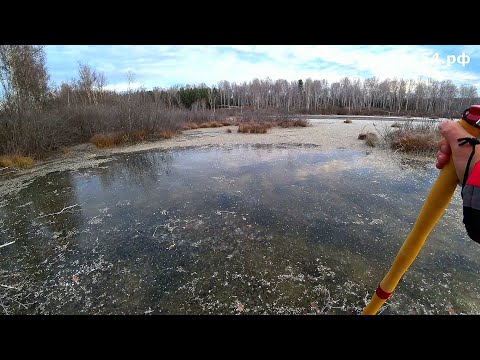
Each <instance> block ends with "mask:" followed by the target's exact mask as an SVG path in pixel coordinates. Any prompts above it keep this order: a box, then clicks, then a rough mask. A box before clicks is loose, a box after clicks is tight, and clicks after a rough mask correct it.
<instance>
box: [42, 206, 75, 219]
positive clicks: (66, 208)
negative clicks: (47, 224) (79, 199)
mask: <svg viewBox="0 0 480 360" xmlns="http://www.w3.org/2000/svg"><path fill="white" fill-rule="evenodd" d="M82 205H83V204H82ZM75 206H81V205H78V204H75V205H71V206H67V207H64V208H63V209H62V210H60V211H58V212H56V213H51V214H45V215H42V216H38V217H37V219H40V218H43V217H47V216H52V215H60V214H62V213H63V212H64V211H65V210H68V209H71V208H74V207H75Z"/></svg>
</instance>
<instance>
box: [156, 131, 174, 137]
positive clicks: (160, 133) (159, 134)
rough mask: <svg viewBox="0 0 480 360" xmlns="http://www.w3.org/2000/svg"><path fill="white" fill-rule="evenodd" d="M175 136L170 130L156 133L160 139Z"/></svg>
mask: <svg viewBox="0 0 480 360" xmlns="http://www.w3.org/2000/svg"><path fill="white" fill-rule="evenodd" d="M174 135H175V132H173V131H172V130H169V129H167V130H162V131H160V132H159V133H158V137H159V138H160V139H171V138H172V137H173V136H174Z"/></svg>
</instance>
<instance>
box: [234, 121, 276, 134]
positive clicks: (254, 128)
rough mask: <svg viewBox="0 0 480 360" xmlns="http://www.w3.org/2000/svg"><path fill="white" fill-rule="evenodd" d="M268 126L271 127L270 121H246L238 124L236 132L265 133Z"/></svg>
mask: <svg viewBox="0 0 480 360" xmlns="http://www.w3.org/2000/svg"><path fill="white" fill-rule="evenodd" d="M270 128H272V124H270V123H254V122H248V123H243V124H240V125H238V132H239V133H244V134H266V133H267V130H268V129H270Z"/></svg>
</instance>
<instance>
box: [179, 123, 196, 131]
mask: <svg viewBox="0 0 480 360" xmlns="http://www.w3.org/2000/svg"><path fill="white" fill-rule="evenodd" d="M180 129H181V130H192V129H198V125H197V124H196V123H194V122H187V123H184V124H182V125H180Z"/></svg>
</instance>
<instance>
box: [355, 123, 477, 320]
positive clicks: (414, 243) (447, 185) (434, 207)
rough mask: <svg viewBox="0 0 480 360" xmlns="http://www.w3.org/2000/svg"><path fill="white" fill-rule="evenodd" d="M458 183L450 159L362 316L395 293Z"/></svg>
mask: <svg viewBox="0 0 480 360" xmlns="http://www.w3.org/2000/svg"><path fill="white" fill-rule="evenodd" d="M459 123H460V125H461V126H462V127H463V128H464V129H465V130H467V131H468V132H469V133H470V134H471V135H472V136H474V137H479V136H480V129H479V128H476V127H474V126H472V125H470V124H469V123H467V122H466V121H465V120H460V121H459ZM457 184H458V178H457V174H456V172H455V167H454V166H453V162H452V158H451V157H450V161H449V163H448V164H447V165H445V166H444V167H443V169H442V170H441V171H440V174H439V175H438V178H437V180H436V181H435V183H434V184H433V186H432V189H431V190H430V193H429V194H428V196H427V199H426V200H425V203H424V204H423V207H422V209H421V210H420V214H419V215H418V218H417V221H416V222H415V225H414V226H413V229H412V230H411V231H410V234H408V236H407V239H406V240H405V242H404V243H403V245H402V247H401V248H400V250H399V252H398V254H397V257H396V258H395V260H394V262H393V264H392V267H391V268H390V270H389V271H388V273H387V275H385V277H384V278H383V280H382V281H381V283H380V285H379V286H378V288H377V290H376V291H375V293H374V294H373V297H372V300H370V303H369V304H368V305H367V306H366V307H365V309H363V312H362V315H375V314H376V313H377V311H378V309H380V307H381V306H382V305H383V303H384V302H385V301H386V300H387V299H388V297H389V296H390V295H391V293H392V292H393V290H395V287H396V286H397V284H398V282H399V281H400V279H401V277H402V276H403V274H405V272H406V271H407V270H408V268H409V267H410V265H411V264H412V263H413V261H414V260H415V258H416V257H417V255H418V253H419V252H420V250H421V248H422V246H423V244H424V242H425V240H426V238H427V236H428V234H430V231H432V229H433V227H434V226H435V224H436V223H437V222H438V220H440V217H441V216H442V215H443V212H444V211H445V209H446V207H447V206H448V204H449V203H450V199H451V198H452V195H453V193H454V192H455V188H456V187H457Z"/></svg>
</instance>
